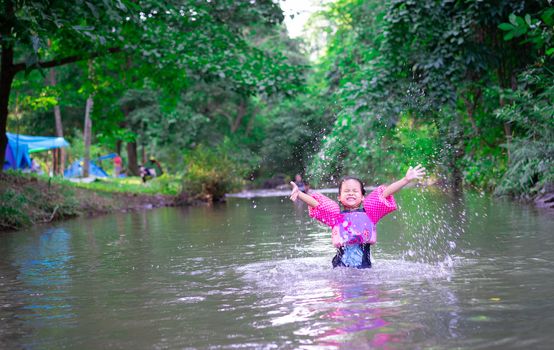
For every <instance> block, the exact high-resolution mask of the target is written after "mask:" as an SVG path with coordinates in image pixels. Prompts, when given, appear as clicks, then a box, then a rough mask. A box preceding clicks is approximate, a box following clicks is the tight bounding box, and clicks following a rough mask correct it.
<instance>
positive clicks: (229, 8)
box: [0, 0, 299, 160]
mask: <svg viewBox="0 0 554 350" xmlns="http://www.w3.org/2000/svg"><path fill="white" fill-rule="evenodd" d="M2 4H3V8H2V13H1V15H0V27H1V39H0V43H1V47H2V56H1V67H0V83H1V86H0V133H1V134H0V158H2V160H3V157H4V150H5V147H6V143H7V139H6V137H5V134H4V132H5V130H6V122H7V116H8V107H9V99H10V91H11V87H12V83H13V79H14V77H15V75H16V74H17V73H19V72H23V71H26V72H27V73H28V72H29V71H31V70H33V69H38V68H50V67H56V66H60V65H64V64H68V63H73V62H77V61H82V60H87V59H92V58H95V57H102V56H106V55H108V54H113V53H124V54H125V55H126V56H125V57H124V60H125V61H126V60H127V59H128V58H129V57H132V61H133V68H134V67H143V68H144V67H148V69H146V71H147V72H148V73H149V76H150V78H151V79H152V81H154V82H157V83H159V85H160V86H164V87H165V88H166V89H167V90H171V88H172V86H171V84H168V81H169V82H170V81H171V79H172V78H173V77H175V75H178V76H180V77H183V78H184V77H187V76H189V75H190V74H192V75H194V74H195V73H199V75H200V76H201V77H202V79H204V80H207V81H213V80H219V79H225V80H226V81H228V82H230V83H231V84H232V86H233V89H234V90H236V91H240V92H241V93H244V94H247V95H252V94H255V93H258V92H260V91H261V90H263V91H265V92H266V93H275V92H277V91H285V92H288V93H292V91H293V90H294V89H293V87H294V85H295V84H296V83H297V82H298V81H299V77H298V73H297V71H296V70H295V68H294V67H291V66H289V65H287V64H284V61H285V59H284V57H281V56H279V55H267V54H266V53H265V52H263V51H261V50H258V49H256V48H254V47H252V46H251V45H249V43H248V42H247V41H245V40H244V38H243V37H244V33H243V32H242V27H243V26H244V25H245V24H250V25H251V24H260V25H262V24H265V25H274V24H276V23H280V21H282V12H281V10H280V8H279V6H278V5H276V4H275V3H274V2H273V1H270V0H260V1H256V2H255V3H253V2H245V1H238V0H237V1H232V0H220V1H214V2H206V1H196V0H188V1H165V2H163V4H162V3H159V2H158V1H154V0H151V1H138V2H137V1H131V0H128V1H127V0H119V1H113V2H106V1H98V2H89V1H82V0H74V1H39V0H35V1H26V2H19V1H14V0H6V1H4V2H3V3H2ZM48 40H50V41H51V42H52V47H51V48H50V49H49V48H48V47H47V45H45V43H47V42H48ZM134 62H137V63H136V64H135V63H134ZM176 80H177V81H181V82H182V81H183V80H184V79H176Z"/></svg>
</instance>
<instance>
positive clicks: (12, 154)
mask: <svg viewBox="0 0 554 350" xmlns="http://www.w3.org/2000/svg"><path fill="white" fill-rule="evenodd" d="M6 136H7V137H8V145H7V147H6V153H5V157H4V159H5V160H4V165H3V169H26V168H30V167H31V156H30V155H29V154H31V153H35V152H40V151H47V150H50V149H54V148H60V147H67V146H69V143H68V142H67V141H66V140H65V139H64V138H63V137H47V136H28V135H19V134H11V133H9V132H7V133H6Z"/></svg>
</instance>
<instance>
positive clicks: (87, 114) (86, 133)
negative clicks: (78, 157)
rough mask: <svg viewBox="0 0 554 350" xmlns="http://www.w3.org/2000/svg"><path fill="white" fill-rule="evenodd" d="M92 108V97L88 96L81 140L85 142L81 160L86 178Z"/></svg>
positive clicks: (88, 170) (88, 171)
mask: <svg viewBox="0 0 554 350" xmlns="http://www.w3.org/2000/svg"><path fill="white" fill-rule="evenodd" d="M93 107H94V99H93V95H89V97H88V98H87V104H86V107H85V128H84V130H83V138H84V142H85V154H84V157H83V158H84V160H83V163H84V164H83V177H88V176H89V174H90V167H89V165H90V141H91V137H92V120H91V118H90V115H91V113H92V108H93Z"/></svg>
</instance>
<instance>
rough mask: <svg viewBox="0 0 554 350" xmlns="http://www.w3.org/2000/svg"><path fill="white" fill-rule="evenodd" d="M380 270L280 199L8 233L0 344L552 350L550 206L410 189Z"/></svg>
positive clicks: (383, 225) (381, 251)
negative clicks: (340, 251)
mask: <svg viewBox="0 0 554 350" xmlns="http://www.w3.org/2000/svg"><path fill="white" fill-rule="evenodd" d="M397 202H398V204H399V206H400V209H399V210H398V211H397V212H395V213H393V214H391V215H389V216H388V217H386V218H384V219H383V220H382V221H381V222H380V223H379V225H378V231H379V240H378V243H377V245H376V246H375V247H374V249H373V250H372V253H373V260H374V261H373V268H372V269H367V270H356V269H349V268H337V269H332V267H331V263H330V260H331V258H332V256H333V254H334V249H333V247H332V245H331V242H330V232H329V229H327V228H326V227H323V226H321V225H319V224H317V223H316V222H314V221H313V220H312V219H310V218H309V217H308V215H307V210H306V207H305V206H304V205H299V204H294V203H292V202H290V201H289V200H288V199H287V198H286V197H284V196H274V197H264V198H229V199H228V202H227V203H225V204H221V205H215V206H211V207H210V206H205V207H190V208H163V209H156V210H150V211H144V212H135V213H130V214H122V213H114V214H113V215H106V216H102V217H98V218H94V219H77V220H71V221H67V222H63V223H57V224H55V225H52V226H40V227H35V228H33V229H31V230H26V231H19V232H14V233H9V234H3V235H0V348H2V349H62V348H66V349H237V348H241V349H452V348H456V349H522V348H532V349H547V348H551V347H552V344H554V332H552V329H553V328H554V253H553V251H554V236H553V235H554V229H553V227H554V225H553V223H554V220H553V219H554V217H553V215H552V214H551V213H549V212H544V211H538V210H537V209H534V208H531V207H527V206H522V205H518V204H514V203H511V202H509V201H501V200H497V199H491V198H489V197H487V196H482V195H479V194H473V193H472V194H465V195H464V196H463V197H453V196H451V195H447V194H444V193H441V192H438V191H437V190H433V189H427V190H423V189H406V190H403V191H401V193H400V194H399V195H398V196H397Z"/></svg>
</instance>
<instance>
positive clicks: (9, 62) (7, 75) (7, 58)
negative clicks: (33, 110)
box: [0, 29, 15, 172]
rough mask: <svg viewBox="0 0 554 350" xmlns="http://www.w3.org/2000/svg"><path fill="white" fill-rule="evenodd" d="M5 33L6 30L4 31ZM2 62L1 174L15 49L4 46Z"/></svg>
mask: <svg viewBox="0 0 554 350" xmlns="http://www.w3.org/2000/svg"><path fill="white" fill-rule="evenodd" d="M2 32H4V29H2ZM1 60H2V61H1V62H0V164H1V166H0V172H2V170H3V168H4V160H5V156H6V146H7V145H8V137H7V136H6V126H7V124H8V104H9V102H10V90H11V88H12V83H13V78H14V76H15V73H14V70H13V47H11V46H2V56H1Z"/></svg>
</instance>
